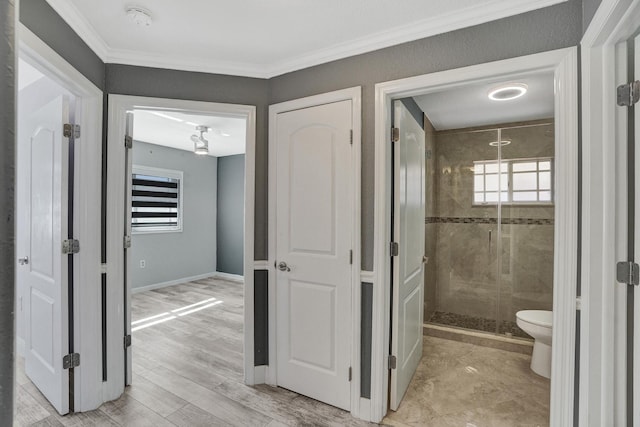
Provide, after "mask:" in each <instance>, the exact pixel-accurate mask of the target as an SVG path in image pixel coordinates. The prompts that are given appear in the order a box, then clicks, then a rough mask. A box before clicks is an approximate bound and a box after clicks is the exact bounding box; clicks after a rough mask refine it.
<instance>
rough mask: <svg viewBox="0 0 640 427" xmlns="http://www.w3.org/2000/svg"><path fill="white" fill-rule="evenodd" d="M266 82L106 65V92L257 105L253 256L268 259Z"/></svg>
mask: <svg viewBox="0 0 640 427" xmlns="http://www.w3.org/2000/svg"><path fill="white" fill-rule="evenodd" d="M268 84H269V83H268V81H267V80H263V79H253V78H247V77H235V76H226V75H221V74H207V73H192V72H186V71H175V70H165V69H159V68H146V67H134V66H129V65H119V64H107V66H106V91H107V92H108V93H112V94H120V95H138V96H151V97H159V98H170V99H189V100H194V101H209V102H222V103H231V104H245V105H255V106H256V179H255V183H256V190H255V191H256V196H255V212H256V216H255V233H254V234H255V249H254V254H255V259H258V260H261V259H267V235H268V227H267V210H268V206H267V191H268V185H267V160H268V153H267V105H268Z"/></svg>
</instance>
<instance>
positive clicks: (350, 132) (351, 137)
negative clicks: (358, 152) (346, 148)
mask: <svg viewBox="0 0 640 427" xmlns="http://www.w3.org/2000/svg"><path fill="white" fill-rule="evenodd" d="M349 144H351V145H353V129H351V130H350V131H349Z"/></svg>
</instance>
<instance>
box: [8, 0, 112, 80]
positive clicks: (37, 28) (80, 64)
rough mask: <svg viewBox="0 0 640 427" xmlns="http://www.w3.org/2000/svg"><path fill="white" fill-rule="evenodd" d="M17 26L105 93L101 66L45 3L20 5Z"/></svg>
mask: <svg viewBox="0 0 640 427" xmlns="http://www.w3.org/2000/svg"><path fill="white" fill-rule="evenodd" d="M20 22H22V23H23V24H24V25H25V26H26V27H27V28H29V29H30V30H31V31H33V33H35V35H37V36H38V37H40V38H41V39H42V40H44V41H45V42H46V43H47V44H48V45H49V46H50V47H51V48H52V49H53V50H55V51H56V52H58V54H59V55H60V56H62V57H63V58H64V59H65V60H66V61H67V62H69V63H70V64H71V65H73V67H74V68H76V69H77V70H78V71H80V72H81V73H82V74H84V75H85V76H86V77H87V78H88V79H89V80H91V81H92V82H93V84H95V85H96V86H98V87H99V88H100V89H104V63H103V62H102V60H100V58H99V57H98V55H96V54H95V53H94V52H93V51H92V50H91V49H90V48H89V46H87V44H86V43H85V42H84V41H82V39H81V38H80V37H78V35H77V34H76V33H75V31H73V30H72V29H71V27H69V25H68V24H67V23H66V22H65V21H64V20H63V19H62V18H61V17H60V15H58V14H57V13H56V12H55V10H53V8H52V7H51V6H49V4H48V3H47V2H46V1H45V0H22V1H20Z"/></svg>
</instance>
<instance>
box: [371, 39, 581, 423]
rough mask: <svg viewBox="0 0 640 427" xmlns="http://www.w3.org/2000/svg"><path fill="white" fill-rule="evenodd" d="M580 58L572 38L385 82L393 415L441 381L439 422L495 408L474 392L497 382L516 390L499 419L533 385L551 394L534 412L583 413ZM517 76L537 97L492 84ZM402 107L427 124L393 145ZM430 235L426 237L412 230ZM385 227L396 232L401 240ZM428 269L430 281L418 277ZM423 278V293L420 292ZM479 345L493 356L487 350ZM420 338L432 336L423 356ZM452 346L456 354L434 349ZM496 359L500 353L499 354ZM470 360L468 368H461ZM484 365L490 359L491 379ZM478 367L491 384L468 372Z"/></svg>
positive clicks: (380, 134)
mask: <svg viewBox="0 0 640 427" xmlns="http://www.w3.org/2000/svg"><path fill="white" fill-rule="evenodd" d="M527 61H528V63H527ZM575 73H576V69H575V52H573V51H572V50H571V49H569V50H562V51H554V52H548V53H545V54H537V55H531V56H529V57H523V58H515V59H512V60H505V61H499V62H496V63H490V64H483V65H478V66H473V67H467V68H465V69H460V70H452V71H447V72H441V73H435V74H432V75H426V76H419V77H416V78H410V79H405V80H400V81H396V82H389V83H383V84H379V85H377V88H376V89H377V99H378V103H377V106H376V108H377V110H376V123H377V129H376V130H377V143H378V145H377V148H378V149H377V151H376V156H377V159H378V160H377V162H378V163H377V166H378V167H379V168H380V169H378V172H377V176H378V178H379V180H378V183H377V188H378V189H379V190H380V191H378V192H377V194H381V195H382V196H384V197H385V198H384V199H382V200H379V201H378V202H377V203H376V205H377V207H378V208H379V209H378V210H377V211H376V212H386V214H385V215H378V216H377V219H376V224H377V225H376V230H380V231H381V232H380V233H379V234H378V236H377V237H376V248H377V251H376V253H377V255H376V260H375V261H376V265H375V266H374V268H375V271H376V276H377V280H379V281H380V282H381V283H383V284H385V286H381V287H380V288H383V289H384V293H382V294H379V298H380V300H378V301H379V302H376V296H375V295H374V319H375V318H376V316H375V312H376V310H380V313H384V312H385V311H386V313H389V314H387V315H386V316H382V317H381V318H382V319H384V320H386V322H385V323H384V324H383V323H382V322H379V325H377V326H376V325H374V328H373V329H374V337H376V336H378V334H380V336H384V340H382V342H383V343H388V344H386V345H388V346H389V347H386V345H385V346H381V347H379V351H380V352H381V353H380V354H382V355H384V354H385V347H386V348H389V349H390V350H391V353H390V358H391V359H392V362H395V363H390V366H391V368H390V371H387V367H386V366H380V369H381V371H380V372H384V374H383V375H381V376H380V377H378V378H375V375H376V368H375V364H376V362H378V363H379V362H380V361H384V357H381V358H379V359H377V360H376V354H375V352H376V350H375V349H374V355H373V357H374V370H373V372H372V376H374V378H373V380H374V381H373V382H374V383H375V382H377V383H378V384H379V386H381V389H380V390H381V393H380V396H381V397H382V399H381V401H378V404H379V405H380V408H381V409H382V410H383V413H382V414H381V415H384V414H386V413H387V403H388V405H389V409H392V410H396V409H398V411H399V412H396V413H389V418H390V419H394V417H400V418H398V421H401V422H402V421H403V419H402V411H403V405H405V407H414V406H415V405H414V403H415V402H413V400H412V394H416V392H419V391H420V390H422V389H421V387H424V386H425V384H427V383H428V384H429V385H432V386H433V385H434V384H439V385H440V386H441V388H442V389H441V390H440V391H439V392H438V391H436V390H434V391H433V393H434V396H432V399H430V405H418V407H421V406H422V407H423V408H424V411H422V413H421V414H420V415H419V416H423V417H424V419H423V420H422V421H423V422H427V423H429V422H432V423H435V422H436V421H437V420H440V422H444V419H446V418H447V417H450V418H451V417H454V419H455V417H456V416H459V417H462V418H465V419H466V421H467V422H471V421H473V420H474V419H477V416H481V415H480V413H479V412H478V413H474V412H473V405H472V404H471V403H469V404H468V405H465V404H464V403H460V400H462V401H464V399H465V398H467V397H470V396H471V395H473V393H474V390H475V391H478V390H484V391H483V393H484V392H485V391H487V390H489V389H491V390H493V391H494V392H495V393H497V394H496V396H497V395H498V394H499V395H500V396H502V397H501V398H500V397H496V396H494V397H496V398H495V399H494V400H492V402H491V403H489V402H485V403H486V404H483V405H482V408H478V410H479V411H480V412H482V416H492V414H490V412H491V409H490V408H493V409H494V410H495V414H493V415H495V416H496V417H497V418H495V419H503V418H504V417H505V416H508V414H506V413H505V411H502V410H501V409H500V408H499V407H500V405H503V406H504V405H507V403H505V402H507V401H511V402H514V403H516V404H517V405H518V407H519V408H520V412H522V411H521V410H522V405H521V403H522V402H521V401H522V400H523V399H525V400H526V399H529V400H527V402H530V403H531V402H533V401H535V403H532V405H531V408H529V409H531V411H530V413H529V415H530V417H529V418H531V420H532V422H533V420H538V421H539V422H541V423H545V422H547V421H548V420H549V419H551V420H552V421H551V422H552V423H554V422H560V421H558V420H561V419H562V420H571V419H572V416H573V413H572V411H571V410H567V409H565V408H566V407H568V408H571V407H572V405H573V387H574V384H573V375H574V361H575V317H576V316H575V308H576V307H575V297H576V270H577V262H576V256H575V255H576V252H577V228H578V224H577V221H576V218H577V175H575V173H576V171H577V168H576V165H577V138H576V127H577V114H575V113H576V110H577V98H576V94H577V87H576V85H575V81H574V80H575ZM507 83H508V84H509V87H512V88H516V87H517V89H518V90H517V91H516V90H515V89H511V92H513V93H509V95H510V96H511V95H514V94H515V93H516V92H518V93H521V92H524V91H521V90H520V89H521V88H525V89H528V90H529V96H528V99H527V97H526V96H525V97H522V98H520V101H521V102H520V101H517V100H515V99H514V101H506V100H491V99H489V98H490V96H491V95H493V93H492V92H493V90H494V89H500V87H499V86H505V85H506V84H507ZM400 100H402V102H400ZM509 102H511V104H510V105H509ZM483 103H484V105H483ZM491 103H493V105H494V106H495V107H492V106H491ZM518 103H519V104H521V107H519V108H514V105H515V104H518ZM398 109H400V110H404V116H405V118H404V119H402V118H400V120H399V121H400V122H402V120H404V122H409V123H411V122H414V123H413V124H414V125H415V126H414V128H415V127H417V129H418V130H417V131H412V133H411V132H410V133H409V134H407V133H406V131H403V129H402V128H399V129H398V130H396V129H394V131H393V132H392V134H391V137H392V139H393V140H394V141H397V142H394V143H393V144H392V146H393V148H390V147H389V146H390V145H391V144H388V143H387V138H388V132H387V131H384V127H385V126H389V127H391V124H392V123H394V121H395V122H397V121H398V118H399V116H398V115H397V114H394V113H396V112H397V111H398ZM492 114H493V116H492ZM413 117H415V118H413ZM393 126H394V128H395V127H396V126H397V125H396V124H394V125H393ZM423 129H424V130H423ZM421 138H422V139H423V141H424V148H423V151H422V153H424V154H423V155H422V156H423V157H422V158H423V159H424V163H423V164H424V166H423V167H422V169H421V170H420V165H419V164H418V163H416V162H413V163H416V164H412V160H411V159H413V158H414V157H415V156H408V155H407V154H406V153H409V151H408V150H410V149H411V146H412V144H413V143H412V142H411V141H413V140H419V139H421ZM383 144H384V145H383ZM414 145H415V144H414ZM403 150H404V151H405V154H404V155H403ZM414 151H415V150H414ZM392 165H393V168H392ZM414 169H415V170H414ZM383 171H384V172H383ZM392 176H393V177H394V180H392ZM421 176H423V177H424V178H420V177H421ZM411 177H418V181H419V183H416V182H415V181H416V179H415V178H414V179H410V178H411ZM382 196H381V198H382ZM420 205H422V208H423V209H424V214H423V215H420V214H419V213H420V212H419V211H420V209H419V207H420ZM382 206H384V209H383V208H382ZM567 232H568V233H569V234H567ZM416 235H418V236H421V237H422V236H424V238H421V239H412V238H411V237H412V236H416ZM413 240H415V242H414V241H413ZM384 241H387V242H388V241H391V242H392V245H391V247H390V250H389V251H386V250H385V249H386V248H385V246H386V247H389V246H388V244H386V245H385V244H384ZM416 252H417V254H416ZM409 267H410V268H409ZM413 277H420V280H423V281H424V282H423V283H425V284H426V286H424V285H422V284H421V285H420V286H416V287H415V289H417V290H416V291H413V292H404V290H405V289H404V287H406V286H407V285H406V284H407V283H409V279H410V278H413ZM391 278H393V279H391ZM559 284H561V285H559ZM422 286H424V287H422ZM412 289H413V288H412ZM423 290H424V299H421V301H420V302H421V303H422V305H421V306H420V309H416V307H414V306H417V305H416V304H413V303H412V301H413V300H415V298H412V296H414V294H415V295H418V294H419V293H420V292H422V291H423ZM382 302H385V304H383V303H382ZM387 310H389V311H387ZM408 313H409V314H408ZM531 315H533V316H534V319H530V318H529V317H530V316H531ZM527 316H529V317H527ZM538 317H540V319H538ZM423 319H424V321H425V323H424V324H423ZM552 325H553V327H552ZM378 328H379V329H378ZM376 329H377V330H378V332H377V333H376ZM542 329H543V330H542ZM416 331H420V333H419V334H418V333H417V332H416ZM525 331H526V332H525ZM542 332H545V334H542ZM423 334H424V335H425V338H424V343H423V342H422V335H423ZM418 335H419V336H420V338H418ZM531 335H533V337H531ZM414 336H415V340H413V337H414ZM527 336H529V338H527ZM408 338H409V339H408ZM533 338H536V339H535V340H533ZM565 339H566V340H568V342H569V344H567V341H564V340H565ZM414 341H415V342H414ZM470 343H472V344H470ZM552 344H553V345H552ZM487 346H489V347H493V348H490V349H488V348H485V347H487ZM458 347H465V348H464V349H463V348H458ZM466 347H469V348H466ZM534 347H535V348H536V351H535V354H534V357H533V361H534V363H533V364H531V361H532V360H531V358H530V355H531V353H532V351H533V348H534ZM505 349H507V350H509V351H505ZM476 350H477V353H478V355H480V354H483V355H484V356H479V357H478V358H476V359H475V360H473V357H472V356H473V352H474V351H476ZM387 351H388V350H387ZM419 352H424V356H423V361H422V362H420V363H418V362H417V361H419V360H420V357H415V354H416V353H419ZM449 352H452V353H451V354H449ZM485 353H486V354H485ZM494 353H495V354H494ZM498 353H500V354H498ZM521 353H528V355H523V354H521ZM536 355H537V356H536ZM540 355H542V357H541V356H540ZM434 358H435V359H434ZM501 358H504V359H503V361H502V362H501V363H502V365H500V363H499V362H498V360H500V359H501ZM443 359H445V360H447V363H444V364H442V363H432V362H434V361H442V360H443ZM491 363H498V364H499V366H495V367H494V368H495V369H493V370H492V369H491V368H489V364H491ZM394 365H395V366H394ZM474 365H477V366H474ZM434 366H435V368H434ZM530 366H531V368H532V370H533V372H532V370H531V369H530V368H529V367H530ZM505 367H512V368H514V369H515V367H517V369H516V370H518V373H515V371H514V374H513V375H512V379H513V377H518V378H519V381H521V382H520V383H519V384H520V385H506V384H505V383H504V378H501V375H500V372H501V371H504V370H505V369H506V368H505ZM456 369H459V370H460V373H459V375H454V374H453V372H454V371H455V370H456ZM483 371H484V372H486V371H490V374H489V375H488V376H486V377H485V378H484V379H483V373H484V372H483ZM534 372H538V373H539V374H542V375H538V374H536V373H534ZM568 372H570V375H569V374H568ZM447 376H449V380H451V379H453V378H456V377H457V378H458V379H459V378H465V380H464V381H465V386H464V387H460V384H458V386H452V383H451V382H450V381H447V379H446V378H447ZM544 376H547V377H551V380H550V381H549V380H546V379H545V378H544ZM569 376H570V378H571V380H570V381H568V379H569ZM467 377H468V378H467ZM412 378H413V379H412ZM471 381H475V383H473V384H475V385H473V386H469V387H467V386H468V385H469V384H471ZM527 383H528V384H529V385H530V386H532V387H534V386H535V387H534V388H535V389H536V390H537V389H539V390H538V391H536V393H535V394H536V396H537V397H536V398H535V399H532V398H531V396H529V397H527V396H528V394H529V389H526V387H525V389H526V390H525V389H523V386H522V384H525V385H526V384H527ZM387 384H388V386H387ZM447 386H452V387H453V389H456V390H463V391H461V392H460V396H457V397H456V402H457V403H456V404H455V405H449V406H447V405H448V404H447V402H446V400H447V399H448V398H449V397H451V396H452V395H455V393H453V392H452V393H453V394H452V393H449V392H445V391H444V390H445V389H446V387H447ZM407 389H408V390H409V392H408V394H407V395H406V397H405V400H406V404H405V403H402V398H403V396H404V395H405V391H406V390H407ZM387 390H388V394H387ZM422 391H423V392H424V390H422ZM373 392H376V389H375V387H374V388H372V394H373ZM421 394H422V395H424V393H421ZM517 396H521V398H518V397H517ZM549 396H550V397H549ZM438 397H442V401H441V402H440V401H438V399H437V398H438ZM387 398H388V400H387ZM372 399H375V398H372ZM558 400H562V401H564V402H566V405H567V406H566V407H562V406H561V405H559V404H557V403H556V402H557V401H558ZM488 408H489V409H488ZM411 412H413V411H411ZM512 415H513V414H512ZM521 415H522V414H521V413H519V414H518V417H520V416H521ZM411 416H416V414H415V413H412V415H411ZM469 417H470V418H469ZM474 417H475V418H474ZM462 418H461V419H462ZM467 418H468V419H467ZM405 421H406V419H405ZM563 422H564V421H563ZM567 422H568V421H567Z"/></svg>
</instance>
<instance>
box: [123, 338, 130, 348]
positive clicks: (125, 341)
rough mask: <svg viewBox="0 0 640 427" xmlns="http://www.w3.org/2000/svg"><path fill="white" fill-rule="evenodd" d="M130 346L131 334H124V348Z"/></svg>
mask: <svg viewBox="0 0 640 427" xmlns="http://www.w3.org/2000/svg"><path fill="white" fill-rule="evenodd" d="M129 347H131V335H125V336H124V349H125V350H126V349H127V348H129Z"/></svg>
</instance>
